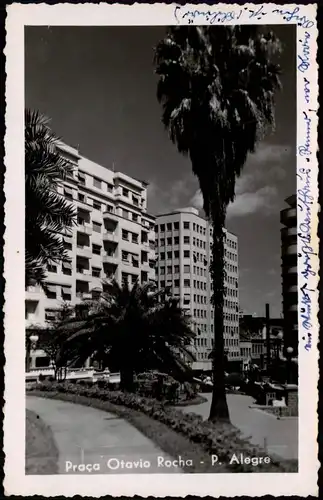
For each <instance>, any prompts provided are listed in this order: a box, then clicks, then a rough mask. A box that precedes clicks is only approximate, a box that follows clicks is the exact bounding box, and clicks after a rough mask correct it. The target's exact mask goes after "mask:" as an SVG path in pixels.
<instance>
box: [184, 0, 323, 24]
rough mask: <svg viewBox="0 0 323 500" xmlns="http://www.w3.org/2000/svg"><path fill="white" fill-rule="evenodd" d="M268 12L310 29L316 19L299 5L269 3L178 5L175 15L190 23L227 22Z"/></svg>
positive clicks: (262, 15) (256, 18)
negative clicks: (276, 6) (212, 6)
mask: <svg viewBox="0 0 323 500" xmlns="http://www.w3.org/2000/svg"><path fill="white" fill-rule="evenodd" d="M267 14H276V15H277V17H280V18H282V19H283V20H284V21H286V22H287V23H294V24H297V25H298V26H300V27H302V28H305V29H310V28H312V27H313V26H314V21H312V20H311V19H308V17H307V16H305V15H302V14H301V10H300V8H299V7H295V8H294V9H293V10H288V9H268V5H260V6H258V5H257V6H250V7H248V6H246V7H243V8H241V7H239V6H236V7H235V6H228V10H226V9H225V10H217V9H212V10H203V9H194V10H191V9H188V8H187V7H185V5H184V6H181V5H176V7H175V9H174V17H175V20H176V22H177V23H181V22H183V21H184V22H185V21H187V22H188V24H193V23H196V24H199V23H208V24H211V25H213V24H225V23H230V22H232V21H239V20H240V19H241V21H243V20H249V19H252V20H253V21H256V20H258V21H259V20H262V19H264V18H265V17H266V16H267Z"/></svg>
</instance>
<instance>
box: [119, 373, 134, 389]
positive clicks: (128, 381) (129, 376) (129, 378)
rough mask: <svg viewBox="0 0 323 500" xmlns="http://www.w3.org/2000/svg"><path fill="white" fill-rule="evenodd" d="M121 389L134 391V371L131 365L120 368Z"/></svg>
mask: <svg viewBox="0 0 323 500" xmlns="http://www.w3.org/2000/svg"><path fill="white" fill-rule="evenodd" d="M120 389H121V390H122V391H125V392H133V389H134V372H133V370H132V369H131V368H129V367H127V368H123V369H121V370H120Z"/></svg>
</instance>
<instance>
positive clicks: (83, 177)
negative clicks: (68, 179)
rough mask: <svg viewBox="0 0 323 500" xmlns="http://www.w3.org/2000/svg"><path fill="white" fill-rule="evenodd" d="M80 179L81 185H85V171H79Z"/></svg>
mask: <svg viewBox="0 0 323 500" xmlns="http://www.w3.org/2000/svg"><path fill="white" fill-rule="evenodd" d="M78 181H79V184H81V186H85V174H83V172H79V173H78Z"/></svg>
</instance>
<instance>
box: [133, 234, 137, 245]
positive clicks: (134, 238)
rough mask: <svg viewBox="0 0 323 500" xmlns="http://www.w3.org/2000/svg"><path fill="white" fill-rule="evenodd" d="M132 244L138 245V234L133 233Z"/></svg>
mask: <svg viewBox="0 0 323 500" xmlns="http://www.w3.org/2000/svg"><path fill="white" fill-rule="evenodd" d="M132 243H136V244H138V234H136V233H132Z"/></svg>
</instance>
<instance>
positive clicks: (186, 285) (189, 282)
mask: <svg viewBox="0 0 323 500" xmlns="http://www.w3.org/2000/svg"><path fill="white" fill-rule="evenodd" d="M190 286H191V280H184V287H185V288H189V287H190Z"/></svg>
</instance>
